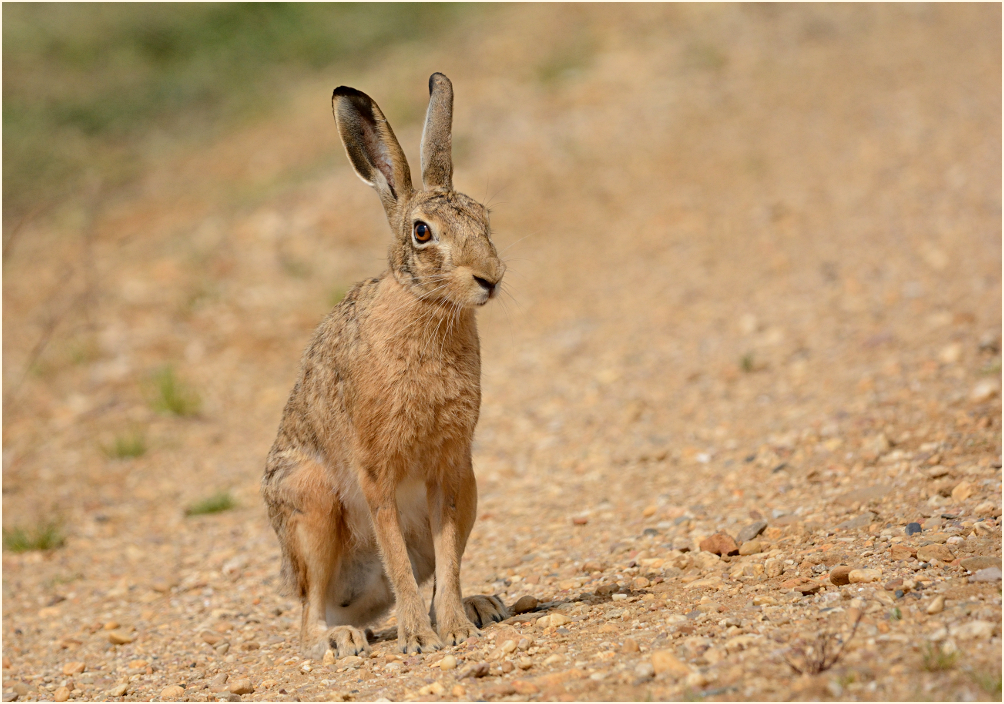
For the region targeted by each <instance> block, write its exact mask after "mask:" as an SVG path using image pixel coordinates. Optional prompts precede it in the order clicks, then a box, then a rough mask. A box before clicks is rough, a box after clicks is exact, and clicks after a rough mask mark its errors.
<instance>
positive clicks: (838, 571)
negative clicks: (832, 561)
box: [830, 565, 853, 587]
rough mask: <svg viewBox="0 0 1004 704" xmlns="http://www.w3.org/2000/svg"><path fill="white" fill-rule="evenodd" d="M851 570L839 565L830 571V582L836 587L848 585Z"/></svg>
mask: <svg viewBox="0 0 1004 704" xmlns="http://www.w3.org/2000/svg"><path fill="white" fill-rule="evenodd" d="M852 569H853V568H851V567H848V566H847V565H839V566H837V567H834V568H833V569H832V570H830V582H832V583H833V584H835V585H837V586H838V587H840V586H843V585H845V584H850V582H851V580H850V574H851V570H852Z"/></svg>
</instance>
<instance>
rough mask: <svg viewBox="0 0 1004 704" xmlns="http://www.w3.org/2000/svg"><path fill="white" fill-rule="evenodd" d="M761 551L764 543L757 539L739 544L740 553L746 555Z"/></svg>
mask: <svg viewBox="0 0 1004 704" xmlns="http://www.w3.org/2000/svg"><path fill="white" fill-rule="evenodd" d="M759 552H763V544H762V543H761V542H760V541H759V540H756V539H753V540H750V541H748V542H745V543H743V544H742V545H740V546H739V554H740V555H743V556H746V555H756V554H757V553H759Z"/></svg>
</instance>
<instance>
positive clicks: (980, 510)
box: [973, 501, 1001, 518]
mask: <svg viewBox="0 0 1004 704" xmlns="http://www.w3.org/2000/svg"><path fill="white" fill-rule="evenodd" d="M973 513H975V514H976V515H977V516H981V517H983V518H987V517H990V516H994V517H996V516H999V515H1000V513H1001V510H1000V508H999V507H998V506H997V505H995V504H994V503H993V502H992V501H984V502H983V503H981V504H980V505H979V506H977V507H976V508H975V509H973Z"/></svg>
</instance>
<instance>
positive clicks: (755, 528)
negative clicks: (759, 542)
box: [736, 521, 767, 555]
mask: <svg viewBox="0 0 1004 704" xmlns="http://www.w3.org/2000/svg"><path fill="white" fill-rule="evenodd" d="M766 528H767V521H755V522H753V523H750V524H749V525H747V526H744V527H743V529H742V530H741V531H739V535H737V536H736V541H737V542H739V543H747V542H749V541H751V540H753V538H755V537H757V536H758V535H760V534H761V533H763V532H764V530H765V529H766ZM739 554H740V555H741V554H742V552H740V553H739Z"/></svg>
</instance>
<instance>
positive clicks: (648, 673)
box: [634, 662, 655, 680]
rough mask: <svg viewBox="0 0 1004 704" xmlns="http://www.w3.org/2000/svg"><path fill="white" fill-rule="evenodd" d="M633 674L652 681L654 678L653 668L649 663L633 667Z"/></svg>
mask: <svg viewBox="0 0 1004 704" xmlns="http://www.w3.org/2000/svg"><path fill="white" fill-rule="evenodd" d="M634 673H635V674H636V675H638V676H639V677H642V678H644V679H647V680H648V679H652V678H653V677H655V666H654V665H652V663H650V662H640V663H638V665H637V667H635V669H634Z"/></svg>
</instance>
